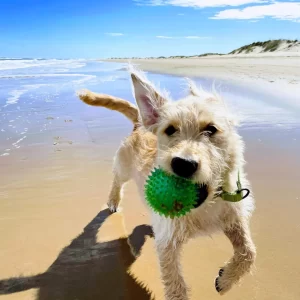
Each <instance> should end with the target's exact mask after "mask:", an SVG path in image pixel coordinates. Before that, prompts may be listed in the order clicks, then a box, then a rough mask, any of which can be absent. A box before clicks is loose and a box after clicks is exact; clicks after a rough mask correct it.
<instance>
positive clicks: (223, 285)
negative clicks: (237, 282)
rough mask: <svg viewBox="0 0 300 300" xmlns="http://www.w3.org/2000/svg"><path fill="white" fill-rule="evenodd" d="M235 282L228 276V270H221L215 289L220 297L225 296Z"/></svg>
mask: <svg viewBox="0 0 300 300" xmlns="http://www.w3.org/2000/svg"><path fill="white" fill-rule="evenodd" d="M233 283H234V281H233V280H232V278H230V277H229V276H228V275H226V269H223V268H222V269H220V271H219V276H218V277H217V278H216V280H215V288H216V290H217V292H218V293H219V294H220V295H224V294H225V293H226V292H228V291H229V290H230V289H231V287H232V285H233Z"/></svg>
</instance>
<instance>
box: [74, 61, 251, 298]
mask: <svg viewBox="0 0 300 300" xmlns="http://www.w3.org/2000/svg"><path fill="white" fill-rule="evenodd" d="M129 72H130V76H131V81H132V87H133V94H134V97H135V100H136V104H137V106H135V105H133V104H131V103H130V102H128V101H126V100H124V99H120V98H117V97H113V96H109V95H104V94H97V93H94V92H91V91H89V90H83V91H80V92H79V93H78V96H79V97H80V99H81V100H82V101H83V102H85V103H87V104H89V105H92V106H102V107H106V108H108V109H111V110H115V111H118V112H120V113H122V114H124V115H125V116H126V117H127V118H128V119H129V120H131V121H132V122H133V124H134V129H133V131H132V133H131V135H130V136H129V137H127V138H126V139H125V140H124V142H123V143H122V144H121V146H120V148H119V149H118V151H117V154H116V156H115V159H114V167H113V174H114V177H113V182H112V187H111V191H110V194H109V200H108V207H109V209H110V210H111V212H116V211H117V209H118V206H119V204H120V201H121V198H122V188H123V186H124V184H125V183H126V182H127V181H129V180H130V179H134V180H135V181H136V183H137V186H138V189H139V192H140V195H141V197H142V198H144V199H145V197H144V185H145V182H146V180H147V177H148V176H149V174H150V173H151V171H152V170H153V169H154V168H155V167H158V166H159V167H160V168H162V169H164V170H165V171H166V172H168V173H171V174H174V175H177V176H180V177H184V178H189V179H190V180H192V181H193V182H195V183H197V184H199V186H202V187H203V186H204V187H205V191H206V192H205V194H204V197H205V199H203V201H202V202H203V203H201V205H200V206H199V207H195V209H192V211H191V212H190V213H188V214H187V215H185V216H182V217H180V218H173V219H172V218H167V217H164V216H161V215H159V214H157V213H155V212H153V211H151V210H150V211H151V213H152V226H153V231H154V238H155V245H156V250H157V255H158V259H159V264H160V272H161V278H162V281H163V284H164V291H165V298H166V299H167V300H188V299H189V292H188V287H187V286H186V283H185V281H184V278H183V276H182V273H181V267H180V252H181V249H182V246H183V245H184V244H185V243H186V242H187V241H188V240H189V239H191V238H194V237H196V236H198V235H211V234H212V233H215V232H220V231H221V232H223V233H224V234H225V235H226V236H227V237H228V239H229V240H230V242H231V243H232V246H233V250H234V254H233V256H232V258H231V259H230V260H229V262H228V263H227V264H225V266H224V267H223V268H222V269H221V270H219V274H218V276H217V277H216V279H215V288H216V290H217V292H218V293H220V294H221V295H222V294H224V293H226V292H228V291H229V290H230V289H231V288H232V286H233V285H234V284H235V283H237V282H239V281H240V279H241V278H242V276H243V275H244V274H246V273H248V272H250V271H251V269H252V266H253V264H254V262H255V257H256V248H255V245H254V243H253V241H252V238H251V234H250V229H249V220H250V217H251V215H252V212H253V210H254V207H255V205H254V198H253V196H252V193H251V195H250V196H248V197H247V198H245V199H243V200H242V201H240V202H236V203H233V202H228V201H224V199H223V198H222V197H221V193H222V191H223V192H225V193H234V192H235V191H236V189H237V187H236V182H237V181H238V182H240V184H241V185H242V187H243V188H247V189H248V190H250V184H249V182H248V180H247V179H246V174H245V172H244V163H245V162H244V156H243V152H244V142H243V140H242V138H241V136H240V135H239V134H238V132H237V129H236V127H237V125H238V124H237V122H236V121H235V118H234V116H233V115H231V114H230V113H229V112H228V109H227V108H226V105H225V103H224V102H223V101H222V99H221V98H220V97H219V96H218V95H217V94H216V93H213V92H212V93H208V92H205V91H204V90H202V89H200V88H198V87H197V86H196V84H195V83H194V82H193V81H191V80H189V79H188V90H189V91H188V96H187V97H185V98H183V99H181V100H178V101H172V100H170V97H169V96H168V94H167V93H165V92H161V91H159V90H158V89H157V88H156V87H155V86H154V85H153V84H152V83H151V82H150V81H149V80H148V79H147V78H146V76H145V74H144V73H142V72H141V71H139V70H136V69H134V68H133V67H131V68H130V70H129ZM238 178H239V179H238ZM239 192H240V191H239ZM202 196H203V195H202ZM240 200H241V199H240Z"/></svg>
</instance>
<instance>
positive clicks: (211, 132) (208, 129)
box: [204, 125, 218, 136]
mask: <svg viewBox="0 0 300 300" xmlns="http://www.w3.org/2000/svg"><path fill="white" fill-rule="evenodd" d="M217 131H218V129H217V128H216V127H215V126H214V125H208V126H207V127H206V128H205V129H204V132H205V133H206V134H208V135H209V136H212V135H214V134H215V133H216V132H217Z"/></svg>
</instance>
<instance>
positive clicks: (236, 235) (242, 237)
mask: <svg viewBox="0 0 300 300" xmlns="http://www.w3.org/2000/svg"><path fill="white" fill-rule="evenodd" d="M224 233H225V235H226V236H227V237H228V238H229V240H230V241H231V243H232V246H233V249H234V255H233V257H232V258H231V260H230V261H229V262H228V263H227V265H226V266H225V267H224V268H222V269H221V270H220V272H219V276H218V277H217V279H216V289H217V291H218V292H219V293H220V294H224V293H226V292H227V291H228V290H230V289H231V287H232V285H233V284H234V283H237V282H238V281H239V280H240V279H241V277H242V276H243V275H244V274H246V273H247V272H249V271H250V270H251V267H252V265H253V263H254V261H255V257H256V249H255V246H254V244H253V241H252V239H251V236H250V229H249V224H248V221H246V220H238V221H237V222H236V223H235V224H234V225H232V226H231V227H229V228H226V229H225V230H224Z"/></svg>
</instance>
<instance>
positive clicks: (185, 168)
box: [171, 157, 198, 178]
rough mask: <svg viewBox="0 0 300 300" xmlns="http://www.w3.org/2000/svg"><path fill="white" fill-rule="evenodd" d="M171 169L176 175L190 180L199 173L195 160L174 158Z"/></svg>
mask: <svg viewBox="0 0 300 300" xmlns="http://www.w3.org/2000/svg"><path fill="white" fill-rule="evenodd" d="M171 167H172V169H173V171H174V173H175V174H176V175H178V176H180V177H184V178H190V177H192V175H193V174H194V173H195V172H196V171H197V169H198V163H197V162H196V161H194V160H187V159H184V158H180V157H174V158H173V159H172V162H171Z"/></svg>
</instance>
